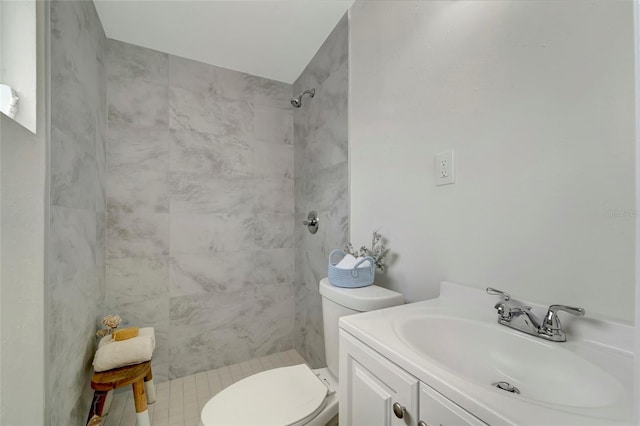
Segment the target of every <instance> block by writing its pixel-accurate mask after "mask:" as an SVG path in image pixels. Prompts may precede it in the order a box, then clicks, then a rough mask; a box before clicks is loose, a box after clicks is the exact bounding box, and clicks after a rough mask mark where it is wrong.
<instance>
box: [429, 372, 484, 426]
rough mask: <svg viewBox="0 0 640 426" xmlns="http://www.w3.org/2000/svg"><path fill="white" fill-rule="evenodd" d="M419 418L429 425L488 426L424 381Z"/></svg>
mask: <svg viewBox="0 0 640 426" xmlns="http://www.w3.org/2000/svg"><path fill="white" fill-rule="evenodd" d="M419 420H420V421H422V422H424V424H426V425H427V426H463V425H464V426H467V425H469V426H487V424H486V423H485V422H483V421H482V420H480V419H478V418H477V417H475V416H474V415H473V414H471V413H469V412H468V411H466V410H465V409H463V408H462V407H460V406H459V405H457V404H455V403H454V402H453V401H451V400H449V399H447V398H446V397H444V396H443V395H441V394H440V393H438V392H437V391H436V390H434V389H432V388H431V387H430V386H429V385H426V384H424V383H422V382H420V419H419ZM420 426H422V424H420Z"/></svg>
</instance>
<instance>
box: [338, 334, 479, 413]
mask: <svg viewBox="0 0 640 426" xmlns="http://www.w3.org/2000/svg"><path fill="white" fill-rule="evenodd" d="M339 407H340V424H341V425H345V426H365V425H366V426H461V425H470V426H481V425H486V423H484V422H482V421H481V420H479V419H478V418H477V417H475V416H473V415H472V414H470V413H469V412H467V411H465V410H464V409H462V408H461V407H460V406H458V405H456V404H455V403H453V402H452V401H450V400H449V399H447V398H445V397H444V396H442V395H441V394H439V393H438V392H437V391H435V390H434V389H432V388H431V387H430V386H428V385H427V384H425V383H422V382H420V381H419V380H418V379H417V378H415V377H414V376H412V375H410V374H409V373H407V372H406V371H404V370H403V369H401V368H400V367H398V366H397V365H395V364H393V363H392V362H391V361H389V360H388V359H386V358H385V357H383V356H382V355H380V354H379V353H377V352H375V351H374V350H372V349H371V348H369V347H368V346H366V345H365V344H364V343H362V342H360V341H359V340H358V339H356V338H355V337H353V336H352V335H350V334H349V333H347V332H345V331H343V330H340V405H339Z"/></svg>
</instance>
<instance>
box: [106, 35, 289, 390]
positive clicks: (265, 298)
mask: <svg viewBox="0 0 640 426" xmlns="http://www.w3.org/2000/svg"><path fill="white" fill-rule="evenodd" d="M106 68H107V91H108V99H109V105H108V134H109V136H108V141H107V145H108V149H107V153H108V154H107V173H106V175H107V177H106V182H107V222H106V232H105V233H106V305H107V307H108V308H109V309H110V310H111V311H113V312H118V313H120V315H122V316H123V317H124V318H126V319H127V320H128V321H129V322H131V323H133V324H136V325H152V326H154V327H155V329H156V336H157V348H156V352H155V354H154V367H153V368H154V375H155V377H156V379H157V380H158V381H163V380H167V379H168V378H177V377H182V376H185V375H189V374H193V373H196V372H199V371H204V370H209V369H212V368H218V367H222V366H224V365H228V364H233V363H237V362H242V361H245V360H248V359H251V358H254V357H257V356H263V355H266V354H269V353H273V352H278V351H282V350H287V349H291V348H292V347H293V327H294V316H295V306H294V304H295V293H294V290H293V281H294V271H295V265H294V261H295V253H294V179H293V174H294V171H293V157H294V147H293V112H292V108H291V107H290V104H289V99H290V98H291V96H292V87H291V85H289V84H284V83H280V82H276V81H271V80H267V79H263V78H259V77H255V76H251V75H248V74H243V73H240V72H236V71H231V70H228V69H224V68H219V67H215V66H210V65H206V64H202V63H198V62H194V61H191V60H188V59H184V58H179V57H176V56H172V55H168V54H165V53H161V52H157V51H153V50H150V49H146V48H142V47H138V46H134V45H130V44H125V43H122V42H118V41H114V40H108V42H107V60H106Z"/></svg>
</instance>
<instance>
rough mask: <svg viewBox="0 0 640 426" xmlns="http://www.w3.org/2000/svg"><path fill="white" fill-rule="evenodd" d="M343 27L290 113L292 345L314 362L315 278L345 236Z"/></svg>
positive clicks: (318, 362)
mask: <svg viewBox="0 0 640 426" xmlns="http://www.w3.org/2000/svg"><path fill="white" fill-rule="evenodd" d="M348 30H349V27H348V19H347V15H346V14H345V16H344V17H343V18H342V19H341V20H340V22H339V23H338V24H337V25H336V27H335V29H334V30H333V32H332V33H331V34H330V35H329V37H328V38H327V40H326V41H325V42H324V44H323V45H322V47H320V49H319V50H318V52H317V53H316V55H315V56H314V57H313V59H312V60H311V62H310V63H309V65H307V67H306V69H305V70H304V72H303V73H302V74H301V75H300V77H299V78H298V80H297V81H296V82H295V83H294V85H293V88H294V93H296V94H297V93H300V92H301V91H303V90H306V89H311V88H315V89H316V94H315V97H313V98H311V99H310V98H308V97H305V98H304V100H303V105H302V107H301V108H299V109H297V110H296V111H295V113H294V139H295V148H294V150H295V173H294V177H295V201H296V205H295V210H296V222H295V236H296V237H295V238H296V265H295V268H296V275H295V290H296V329H295V346H296V349H297V351H298V352H299V353H300V354H301V355H302V356H304V357H305V359H306V360H307V362H309V363H310V364H311V365H312V366H313V367H322V366H325V365H326V363H325V356H324V333H323V324H322V304H321V300H322V299H321V297H320V294H319V292H318V283H319V281H320V279H322V278H324V277H326V276H327V262H328V257H329V253H330V252H331V250H333V249H336V248H343V247H344V245H345V243H346V242H347V240H348V238H349V199H348V185H349V183H348V167H347V158H348V157H347V154H348V149H347V141H348V108H347V106H348V103H347V101H348V100H347V95H348V78H349V68H348V60H347V59H348ZM310 210H316V211H317V212H318V216H319V219H320V222H319V223H320V227H319V230H318V233H317V234H315V235H312V234H310V233H309V232H308V231H307V229H306V227H305V226H304V225H302V221H303V220H304V219H305V218H306V216H307V213H308V212H309V211H310Z"/></svg>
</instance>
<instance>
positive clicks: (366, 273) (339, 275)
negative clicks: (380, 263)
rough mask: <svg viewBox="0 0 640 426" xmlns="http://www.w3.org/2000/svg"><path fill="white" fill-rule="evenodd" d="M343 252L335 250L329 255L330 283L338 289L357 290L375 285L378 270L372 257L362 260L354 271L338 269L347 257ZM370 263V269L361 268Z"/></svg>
mask: <svg viewBox="0 0 640 426" xmlns="http://www.w3.org/2000/svg"><path fill="white" fill-rule="evenodd" d="M345 256H346V254H345V252H343V251H342V250H334V251H332V252H331V254H329V272H328V274H329V282H330V283H331V284H332V285H334V286H336V287H345V288H357V287H366V286H368V285H371V284H373V278H374V277H375V273H376V269H375V262H374V260H373V258H372V257H371V256H367V257H365V258H363V259H361V260H360V261H359V262H358V263H356V264H355V266H354V267H353V268H352V269H340V268H336V265H337V264H338V263H339V262H340V261H341V260H342V258H343V257H345ZM367 260H368V261H369V264H370V266H369V267H366V266H364V267H359V266H360V265H361V264H362V263H363V262H365V261H367Z"/></svg>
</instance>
